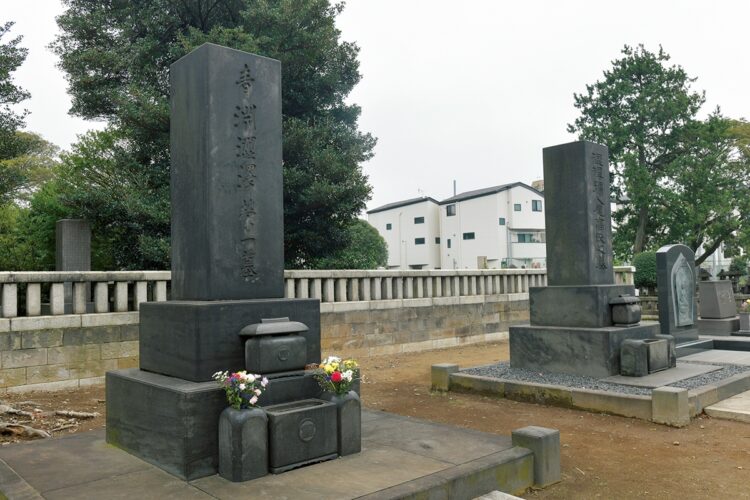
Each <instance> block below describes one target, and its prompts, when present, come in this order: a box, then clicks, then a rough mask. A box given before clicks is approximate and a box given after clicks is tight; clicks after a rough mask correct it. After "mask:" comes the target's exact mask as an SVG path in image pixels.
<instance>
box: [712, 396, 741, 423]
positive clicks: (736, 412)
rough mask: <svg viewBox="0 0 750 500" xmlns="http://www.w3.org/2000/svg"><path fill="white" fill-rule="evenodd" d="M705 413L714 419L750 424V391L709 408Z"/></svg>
mask: <svg viewBox="0 0 750 500" xmlns="http://www.w3.org/2000/svg"><path fill="white" fill-rule="evenodd" d="M704 411H705V412H706V414H707V415H709V416H711V417H714V418H723V419H726V420H737V421H739V422H748V423H750V391H747V392H743V393H741V394H737V395H736V396H732V397H731V398H729V399H725V400H724V401H719V402H718V403H716V404H712V405H711V406H707V407H706V408H705V410H704Z"/></svg>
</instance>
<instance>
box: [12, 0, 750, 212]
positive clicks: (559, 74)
mask: <svg viewBox="0 0 750 500" xmlns="http://www.w3.org/2000/svg"><path fill="white" fill-rule="evenodd" d="M0 6H2V9H1V10H0V16H2V17H1V18H0V21H5V20H12V21H16V26H15V27H14V29H13V32H12V34H13V35H18V34H20V35H23V36H24V41H23V45H24V46H25V47H28V48H29V57H28V59H27V60H26V62H25V64H24V65H23V66H22V67H21V69H19V71H18V72H17V73H16V80H17V81H18V83H20V84H21V85H22V86H23V87H24V88H26V89H27V90H29V91H30V92H31V94H32V98H31V100H30V101H27V102H26V103H25V104H24V106H25V107H26V108H28V109H29V111H31V115H30V116H29V118H28V120H27V124H28V127H27V128H28V129H29V130H32V131H35V132H38V133H41V134H42V135H43V136H44V137H45V138H47V139H48V140H50V141H52V142H54V143H55V144H57V145H58V146H61V147H63V148H67V147H68V146H69V145H70V144H71V143H72V142H74V141H75V139H76V135H77V134H80V133H83V132H85V131H86V130H88V129H89V128H92V127H101V124H97V123H92V122H86V121H84V120H81V119H79V118H74V117H71V116H69V115H68V114H67V110H68V108H69V106H70V98H69V97H68V95H67V94H66V83H65V80H64V78H63V75H62V74H61V73H60V72H59V71H58V70H57V69H56V68H55V63H56V58H55V56H54V55H53V54H52V53H51V52H49V50H47V49H46V46H47V44H48V43H49V42H50V41H52V39H53V37H54V35H55V33H56V30H57V27H56V25H55V20H54V17H55V16H56V15H57V14H59V13H60V12H62V10H63V8H62V6H61V3H60V2H59V0H33V1H30V0H25V1H24V0H0ZM748 19H750V2H747V1H739V0H723V1H716V0H714V1H712V2H706V1H697V0H690V1H686V0H681V1H676V0H675V1H665V0H659V1H658V2H657V1H654V0H648V1H646V0H631V1H628V2H596V1H593V0H592V1H584V0H579V1H567V0H562V1H561V0H548V1H527V2H499V1H493V0H464V1H456V0H452V1H445V0H349V1H348V2H347V6H346V9H345V10H344V12H343V14H341V16H340V17H339V20H338V26H339V28H340V29H341V31H342V37H343V39H345V40H347V41H353V42H356V43H357V44H358V45H359V47H360V49H361V52H360V57H359V60H360V63H361V66H360V69H361V72H362V74H363V79H362V82H361V83H360V84H359V85H358V86H357V87H356V88H355V90H354V92H352V94H351V96H350V100H351V102H354V103H357V104H359V105H360V106H361V107H362V117H361V119H360V128H361V129H362V130H363V131H369V132H371V133H372V134H373V135H375V136H376V137H377V138H378V145H377V148H376V150H375V158H373V159H372V160H371V161H370V162H368V163H367V164H366V165H365V171H366V172H367V174H368V175H369V177H370V182H371V184H372V186H373V197H372V200H371V201H370V202H369V203H368V208H374V207H376V206H379V205H383V204H385V203H390V202H393V201H398V200H403V199H407V198H413V197H416V196H419V195H421V194H424V195H426V196H432V197H434V198H437V199H442V198H447V197H449V196H451V195H452V194H453V180H456V182H457V185H458V192H462V191H468V190H471V189H478V188H482V187H489V186H494V185H497V184H505V183H508V182H516V181H521V182H526V183H530V182H531V181H532V180H534V179H537V178H540V177H541V175H542V163H541V158H542V148H543V147H546V146H551V145H554V144H559V143H563V142H569V141H571V140H574V139H575V138H574V137H572V136H571V135H570V134H568V133H567V132H566V130H565V128H566V124H568V123H570V122H572V121H573V120H574V119H575V117H576V116H577V114H576V110H575V108H574V107H573V93H574V92H582V91H584V89H585V85H586V84H587V83H593V82H595V81H596V80H598V79H600V78H601V75H602V71H603V70H605V69H607V68H609V66H610V63H611V61H612V60H613V59H616V58H618V57H619V54H620V50H621V49H622V46H623V45H624V44H629V45H637V44H638V43H643V44H645V45H646V47H647V48H648V49H650V50H652V51H656V50H657V49H658V45H659V44H661V45H662V46H663V47H664V49H665V50H666V52H668V53H669V54H670V55H671V56H672V62H673V63H676V64H679V65H681V66H683V67H684V68H685V69H686V71H687V72H688V74H689V75H690V76H693V77H697V78H698V80H697V81H696V82H695V83H694V84H693V85H694V88H695V89H697V90H705V91H706V97H707V102H706V106H705V108H704V111H705V112H708V111H710V110H712V109H713V108H714V107H715V106H717V105H720V106H721V108H722V111H723V113H724V114H725V115H727V116H731V117H735V118H741V117H744V118H750V99H749V98H748V88H750V85H749V84H750V65H749V64H747V47H748V43H747V21H748ZM704 114H705V113H704Z"/></svg>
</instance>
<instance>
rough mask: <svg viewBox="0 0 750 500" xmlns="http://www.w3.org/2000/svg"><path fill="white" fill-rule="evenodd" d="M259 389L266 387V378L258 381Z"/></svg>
mask: <svg viewBox="0 0 750 500" xmlns="http://www.w3.org/2000/svg"><path fill="white" fill-rule="evenodd" d="M260 385H261V387H265V386H267V385H268V379H267V378H266V377H263V378H262V379H261V381H260Z"/></svg>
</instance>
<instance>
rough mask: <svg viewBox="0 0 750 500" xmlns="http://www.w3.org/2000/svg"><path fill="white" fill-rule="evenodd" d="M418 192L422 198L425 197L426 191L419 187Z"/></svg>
mask: <svg viewBox="0 0 750 500" xmlns="http://www.w3.org/2000/svg"><path fill="white" fill-rule="evenodd" d="M417 194H418V195H419V197H420V198H424V191H422V190H421V189H419V188H417Z"/></svg>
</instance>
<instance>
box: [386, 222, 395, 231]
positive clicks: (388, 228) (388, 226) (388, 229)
mask: <svg viewBox="0 0 750 500" xmlns="http://www.w3.org/2000/svg"><path fill="white" fill-rule="evenodd" d="M391 229H393V224H391V223H390V222H389V223H388V224H386V225H385V230H386V231H390V230H391Z"/></svg>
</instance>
